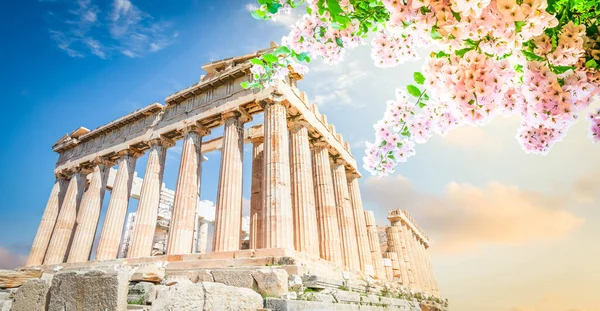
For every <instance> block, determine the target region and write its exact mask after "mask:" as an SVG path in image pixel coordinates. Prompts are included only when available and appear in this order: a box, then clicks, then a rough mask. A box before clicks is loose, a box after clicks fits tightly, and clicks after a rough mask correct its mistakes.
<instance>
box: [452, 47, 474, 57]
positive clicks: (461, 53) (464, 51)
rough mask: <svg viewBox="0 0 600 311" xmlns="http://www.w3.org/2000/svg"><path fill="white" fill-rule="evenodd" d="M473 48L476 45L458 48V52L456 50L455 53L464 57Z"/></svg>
mask: <svg viewBox="0 0 600 311" xmlns="http://www.w3.org/2000/svg"><path fill="white" fill-rule="evenodd" d="M473 49H474V47H470V48H464V49H460V50H456V52H454V54H456V55H457V56H460V57H463V56H465V54H467V52H469V51H471V50H473Z"/></svg>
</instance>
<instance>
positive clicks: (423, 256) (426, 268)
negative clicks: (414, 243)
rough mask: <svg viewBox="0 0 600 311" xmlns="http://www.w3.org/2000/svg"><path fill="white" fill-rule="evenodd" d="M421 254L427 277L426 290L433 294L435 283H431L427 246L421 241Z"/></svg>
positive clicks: (424, 272) (424, 273)
mask: <svg viewBox="0 0 600 311" xmlns="http://www.w3.org/2000/svg"><path fill="white" fill-rule="evenodd" d="M419 254H420V258H421V262H423V275H424V276H425V288H426V290H427V293H428V294H430V295H432V294H433V284H432V283H433V282H432V281H431V273H429V272H430V271H429V264H428V263H427V258H426V257H427V256H426V255H427V254H426V253H425V245H424V244H423V242H422V241H419Z"/></svg>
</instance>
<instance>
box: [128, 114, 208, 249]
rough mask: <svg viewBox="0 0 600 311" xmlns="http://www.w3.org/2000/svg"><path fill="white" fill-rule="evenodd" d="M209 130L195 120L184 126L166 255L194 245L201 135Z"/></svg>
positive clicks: (200, 163)
mask: <svg viewBox="0 0 600 311" xmlns="http://www.w3.org/2000/svg"><path fill="white" fill-rule="evenodd" d="M208 133H209V131H208V130H207V129H206V128H204V127H202V126H199V125H196V124H194V125H190V126H188V127H186V128H185V129H183V135H184V137H183V148H182V150H181V161H180V163H179V176H178V177H177V186H176V188H175V200H174V202H173V213H172V214H171V223H170V225H169V237H168V239H167V254H169V255H170V254H190V253H191V252H192V249H193V243H194V227H195V226H196V209H197V206H198V197H199V194H200V177H201V172H202V153H201V149H202V136H205V135H207V134H208ZM136 221H137V220H136Z"/></svg>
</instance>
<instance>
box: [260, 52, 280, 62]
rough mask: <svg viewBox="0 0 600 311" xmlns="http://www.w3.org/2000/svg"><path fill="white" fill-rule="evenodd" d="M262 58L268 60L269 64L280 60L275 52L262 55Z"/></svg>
mask: <svg viewBox="0 0 600 311" xmlns="http://www.w3.org/2000/svg"><path fill="white" fill-rule="evenodd" d="M262 59H263V60H264V61H265V62H267V63H268V64H272V63H275V62H277V61H278V60H279V58H277V56H275V55H273V54H264V55H263V56H262Z"/></svg>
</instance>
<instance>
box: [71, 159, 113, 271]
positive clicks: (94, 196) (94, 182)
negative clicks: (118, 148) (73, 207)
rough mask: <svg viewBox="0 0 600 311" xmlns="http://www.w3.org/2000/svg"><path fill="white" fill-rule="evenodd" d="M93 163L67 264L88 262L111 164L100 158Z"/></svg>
mask: <svg viewBox="0 0 600 311" xmlns="http://www.w3.org/2000/svg"><path fill="white" fill-rule="evenodd" d="M94 162H95V163H94V166H93V168H92V170H93V171H92V173H91V174H90V176H91V178H90V185H89V186H88V189H87V190H86V191H85V193H84V194H83V199H82V200H81V207H80V208H79V213H78V215H77V226H76V227H75V234H74V235H73V243H72V244H71V250H70V251H69V257H68V258H67V262H85V261H88V260H89V259H90V255H91V253H92V246H93V244H94V238H95V237H96V230H97V228H98V221H99V220H100V212H101V210H102V202H103V201H104V193H105V192H106V182H107V180H108V172H109V171H110V168H111V166H112V163H111V162H109V161H107V160H104V159H100V158H99V159H96V160H95V161H94Z"/></svg>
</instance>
